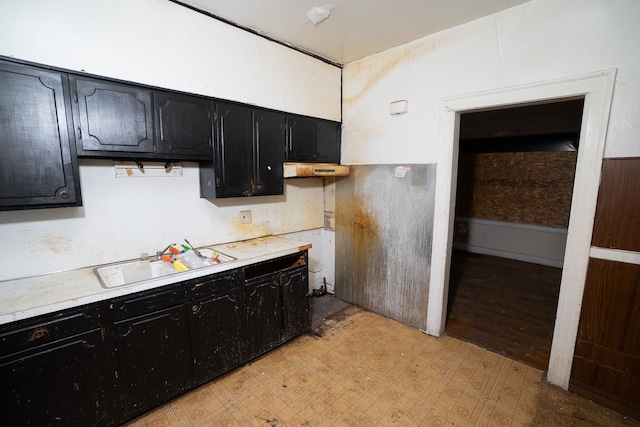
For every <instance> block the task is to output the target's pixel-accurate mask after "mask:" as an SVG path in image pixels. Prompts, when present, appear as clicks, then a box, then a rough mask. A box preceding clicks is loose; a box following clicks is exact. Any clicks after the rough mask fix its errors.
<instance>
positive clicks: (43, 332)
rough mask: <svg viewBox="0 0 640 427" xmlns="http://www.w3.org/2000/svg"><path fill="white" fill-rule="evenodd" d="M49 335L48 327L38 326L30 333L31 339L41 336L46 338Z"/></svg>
mask: <svg viewBox="0 0 640 427" xmlns="http://www.w3.org/2000/svg"><path fill="white" fill-rule="evenodd" d="M47 335H49V329H47V328H38V329H36V330H35V331H33V332H32V333H31V335H29V341H35V340H39V339H40V338H44V337H46V336H47Z"/></svg>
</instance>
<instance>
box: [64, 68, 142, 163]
mask: <svg viewBox="0 0 640 427" xmlns="http://www.w3.org/2000/svg"><path fill="white" fill-rule="evenodd" d="M71 85H72V90H73V98H74V107H75V108H74V111H73V113H74V121H75V126H76V137H77V145H78V155H90V156H106V155H114V153H117V152H118V151H120V152H127V153H136V154H144V153H153V107H152V105H151V91H150V90H147V89H140V88H137V87H135V86H130V85H124V84H118V83H111V82H105V81H101V80H94V79H87V78H83V77H75V76H72V77H71Z"/></svg>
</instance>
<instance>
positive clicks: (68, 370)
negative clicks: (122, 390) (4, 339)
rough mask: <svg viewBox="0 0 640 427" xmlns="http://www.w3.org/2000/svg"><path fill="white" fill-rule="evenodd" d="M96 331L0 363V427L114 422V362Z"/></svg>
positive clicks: (99, 333) (103, 424)
mask: <svg viewBox="0 0 640 427" xmlns="http://www.w3.org/2000/svg"><path fill="white" fill-rule="evenodd" d="M106 354H107V350H106V349H105V347H104V343H103V341H102V332H101V330H100V329H95V330H93V331H90V332H87V333H83V334H80V335H77V336H74V337H72V338H68V339H64V340H61V341H57V342H55V343H51V344H49V345H44V346H40V347H38V348H35V349H34V350H33V351H29V352H23V353H20V355H15V356H9V357H6V358H3V359H2V360H1V361H0V378H1V380H0V382H1V386H0V414H1V415H0V416H1V419H2V421H1V423H2V425H3V426H26V425H32V426H107V425H111V424H113V422H114V421H113V409H114V408H113V406H112V405H113V402H112V396H113V384H114V383H113V381H114V380H113V364H112V363H110V362H109V360H108V359H107V358H106Z"/></svg>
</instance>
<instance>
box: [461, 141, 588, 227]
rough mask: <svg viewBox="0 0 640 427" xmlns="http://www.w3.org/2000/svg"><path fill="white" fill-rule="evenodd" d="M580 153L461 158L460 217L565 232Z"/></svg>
mask: <svg viewBox="0 0 640 427" xmlns="http://www.w3.org/2000/svg"><path fill="white" fill-rule="evenodd" d="M576 159H577V153H576V152H574V151H562V152H519V153H460V163H459V169H458V192H457V201H456V216H462V217H467V218H480V219H486V220H494V221H506V222H516V223H521V224H535V225H543V226H547V227H555V228H567V226H568V224H569V212H570V209H571V195H572V193H573V180H574V175H575V168H576Z"/></svg>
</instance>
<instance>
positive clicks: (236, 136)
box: [214, 104, 255, 197]
mask: <svg viewBox="0 0 640 427" xmlns="http://www.w3.org/2000/svg"><path fill="white" fill-rule="evenodd" d="M252 116H253V114H252V110H251V109H250V108H247V107H243V106H241V105H235V104H218V105H217V132H218V138H217V140H216V150H215V152H214V157H215V159H214V163H215V167H216V172H217V176H216V186H217V195H216V196H217V197H238V196H249V195H251V194H253V192H254V191H253V186H254V185H255V183H254V181H253V120H252Z"/></svg>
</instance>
